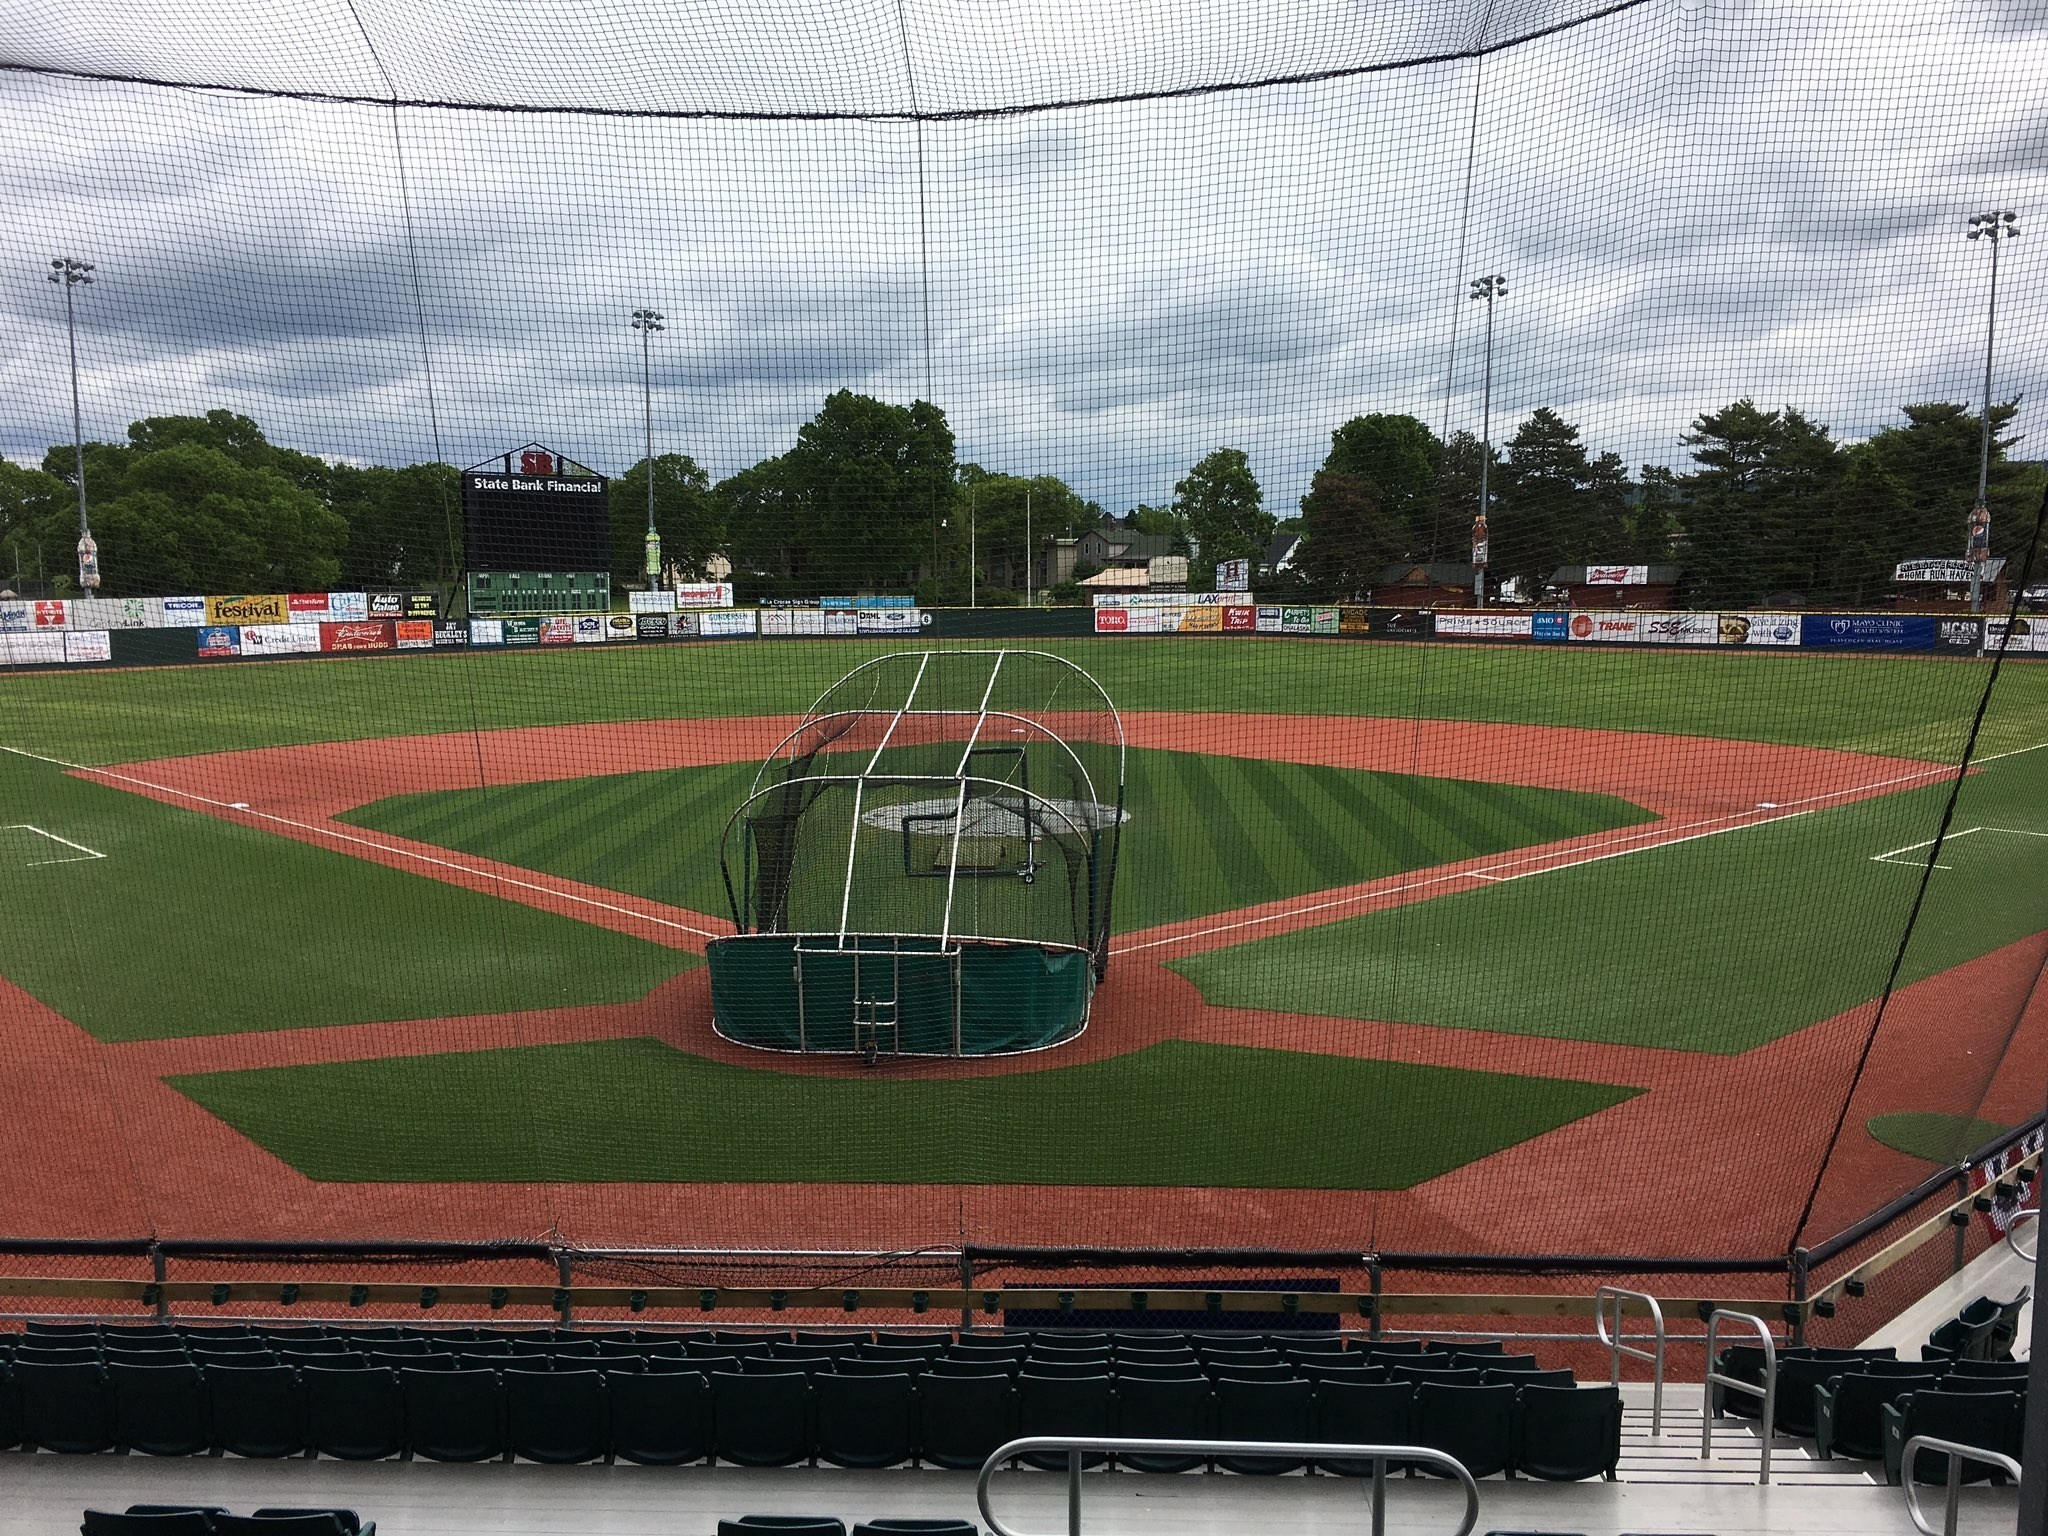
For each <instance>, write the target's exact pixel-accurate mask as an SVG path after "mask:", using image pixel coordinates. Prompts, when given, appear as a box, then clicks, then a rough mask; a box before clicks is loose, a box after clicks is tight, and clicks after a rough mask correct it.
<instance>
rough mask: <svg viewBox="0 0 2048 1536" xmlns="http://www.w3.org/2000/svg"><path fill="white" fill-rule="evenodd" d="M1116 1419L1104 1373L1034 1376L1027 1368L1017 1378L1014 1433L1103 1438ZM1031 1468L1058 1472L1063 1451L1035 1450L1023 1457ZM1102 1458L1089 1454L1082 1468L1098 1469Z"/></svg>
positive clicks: (1113, 1396)
mask: <svg viewBox="0 0 2048 1536" xmlns="http://www.w3.org/2000/svg"><path fill="white" fill-rule="evenodd" d="M1115 1420H1116V1388H1115V1385H1114V1383H1113V1382H1112V1381H1111V1379H1110V1377H1109V1375H1108V1373H1107V1372H1106V1371H1105V1372H1104V1373H1102V1374H1100V1375H1095V1376H1038V1375H1034V1374H1032V1372H1031V1371H1030V1370H1029V1369H1028V1367H1027V1369H1025V1370H1023V1371H1021V1372H1019V1373H1018V1376H1017V1433H1018V1434H1020V1435H1098V1436H1099V1435H1107V1434H1108V1433H1109V1432H1110V1425H1111V1424H1113V1423H1114V1422H1115ZM1023 1459H1024V1461H1025V1462H1026V1463H1027V1464H1028V1465H1030V1466H1034V1467H1045V1468H1052V1469H1061V1468H1064V1467H1065V1466H1066V1465H1067V1454H1066V1452H1064V1451H1036V1452H1033V1453H1032V1454H1030V1455H1028V1456H1026V1457H1024V1458H1023ZM1104 1459H1105V1458H1104V1457H1103V1456H1102V1454H1101V1453H1100V1452H1095V1451H1091V1452H1088V1453H1087V1454H1085V1455H1084V1456H1083V1457H1082V1458H1081V1464H1082V1465H1083V1466H1085V1467H1098V1466H1101V1465H1102V1463H1103V1461H1104Z"/></svg>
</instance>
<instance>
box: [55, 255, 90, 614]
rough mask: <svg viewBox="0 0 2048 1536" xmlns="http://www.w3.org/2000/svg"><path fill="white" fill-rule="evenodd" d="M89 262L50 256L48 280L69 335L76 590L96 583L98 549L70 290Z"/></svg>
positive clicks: (85, 279) (84, 276)
mask: <svg viewBox="0 0 2048 1536" xmlns="http://www.w3.org/2000/svg"><path fill="white" fill-rule="evenodd" d="M92 273H93V265H92V263H91V262H89V261H80V260H79V259H78V258H77V257H76V256H52V257H51V258H50V281H51V282H53V283H56V284H57V285H58V286H60V287H61V288H63V290H64V330H65V333H66V334H67V335H68V336H69V337H70V338H71V453H72V463H73V467H74V469H75V471H76V477H77V480H78V590H79V591H81V592H93V591H97V590H98V589H99V584H100V549H99V545H97V544H95V543H94V542H93V537H92V529H90V528H88V527H87V526H86V522H85V428H84V425H83V419H82V417H81V415H80V412H79V409H78V312H77V310H76V309H75V308H73V306H72V302H71V290H72V289H74V288H77V287H79V286H81V285H82V284H86V283H90V282H91V281H92V280H93V276H92Z"/></svg>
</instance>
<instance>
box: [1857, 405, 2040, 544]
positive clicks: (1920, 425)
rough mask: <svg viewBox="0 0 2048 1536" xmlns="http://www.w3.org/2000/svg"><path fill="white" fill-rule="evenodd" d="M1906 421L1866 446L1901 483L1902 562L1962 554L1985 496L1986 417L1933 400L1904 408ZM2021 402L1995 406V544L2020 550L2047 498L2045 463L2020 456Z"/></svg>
mask: <svg viewBox="0 0 2048 1536" xmlns="http://www.w3.org/2000/svg"><path fill="white" fill-rule="evenodd" d="M1899 409H1900V412H1901V413H1902V414H1903V415H1904V416H1905V418H1906V424H1905V425H1904V426H1902V427H1886V428H1885V429H1884V430H1883V431H1881V432H1879V433H1877V434H1876V435H1875V436H1873V437H1872V438H1871V439H1870V440H1869V441H1868V442H1867V443H1865V444H1863V445H1861V451H1862V452H1863V453H1867V455H1868V456H1869V457H1870V458H1871V459H1872V460H1874V461H1875V463H1876V465H1877V466H1878V467H1879V468H1880V469H1881V470H1882V471H1883V473H1884V474H1885V475H1887V476H1889V477H1890V479H1891V480H1892V481H1893V482H1894V483H1895V484H1896V486H1897V489H1898V496H1899V500H1900V506H1899V507H1898V509H1897V513H1896V524H1895V526H1894V527H1892V528H1891V529H1890V530H1889V533H1890V542H1891V545H1892V546H1893V547H1894V548H1895V549H1896V550H1897V553H1896V554H1894V555H1893V557H1892V558H1893V560H1894V562H1896V561H1899V560H1912V559H1925V558H1930V557H1935V556H1945V555H1953V556H1957V557H1960V556H1961V555H1962V553H1963V550H1964V541H1965V530H1966V527H1967V524H1968V521H1969V515H1970V508H1971V507H1972V506H1973V505H1975V503H1976V500H1977V462H1978V456H1979V452H1980V447H1981V434H1982V432H1983V424H1984V418H1983V417H1982V416H1981V415H1980V414H1978V413H1977V412H1974V411H1972V410H1971V409H1970V408H1969V407H1968V406H1966V405H1955V404H1952V403H1950V402H1948V401H1927V402H1922V403H1919V404H1914V405H1905V406H1901V407H1900V408H1899ZM2018 413H2019V401H2018V400H2016V399H2015V400H2008V401H2005V402H2003V403H2001V404H1995V405H1993V406H1992V407H1991V473H1990V476H1989V480H1990V484H1989V489H1988V497H1987V499H1988V501H1989V503H1990V507H1991V548H1992V552H1993V553H1994V554H2001V555H2003V554H2012V553H2015V552H2017V551H2018V550H2019V549H2020V548H2021V547H2022V546H2023V545H2024V543H2025V540H2026V538H2027V536H2028V535H2029V534H2030V533H2031V532H2032V529H2033V526H2034V513H2035V511H2036V509H2037V507H2038V505H2039V502H2040V489H2039V476H2040V470H2039V469H2038V467H2037V466H2032V465H2026V464H2018V463H2015V462H2013V460H2012V458H2011V456H2010V451H2011V449H2012V448H2013V447H2014V446H2015V445H2016V444H2017V443H2018V441H2019V439H2018V438H2017V437H2015V436H2014V435H2013V432H2012V423H2013V418H2014V417H2015V416H2016V415H2017V414H2018Z"/></svg>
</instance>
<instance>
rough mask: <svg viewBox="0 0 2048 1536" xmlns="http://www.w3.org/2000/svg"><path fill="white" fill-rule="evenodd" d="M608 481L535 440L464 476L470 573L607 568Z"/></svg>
mask: <svg viewBox="0 0 2048 1536" xmlns="http://www.w3.org/2000/svg"><path fill="white" fill-rule="evenodd" d="M609 485H610V482H609V481H607V480H606V479H605V477H604V476H603V475H600V474H598V473H597V472H596V471H595V470H591V469H587V468H585V467H584V466H583V465H581V464H578V463H577V462H576V461H575V460H573V459H568V458H564V457H563V456H562V455H560V454H558V453H556V452H555V451H554V450H553V449H551V448H543V447H541V446H540V445H539V444H537V443H533V444H529V445H527V446H526V447H525V448H522V449H518V450H516V451H514V452H512V453H507V454H501V455H499V456H498V457H496V458H493V459H487V460H485V461H484V462H483V463H482V464H477V465H473V466H471V468H469V469H468V470H466V471H464V473H463V476H462V521H463V530H464V541H463V542H464V552H465V554H466V555H467V558H468V565H469V569H470V570H472V571H590V572H595V571H609V570H610V569H611V556H612V550H611V511H610V503H609V500H608V499H607V497H606V495H605V492H606V490H607V489H608V488H609Z"/></svg>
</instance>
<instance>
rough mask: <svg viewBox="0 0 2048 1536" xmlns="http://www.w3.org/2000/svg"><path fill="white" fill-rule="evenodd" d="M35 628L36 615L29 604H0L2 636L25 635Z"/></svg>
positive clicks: (0, 630)
mask: <svg viewBox="0 0 2048 1536" xmlns="http://www.w3.org/2000/svg"><path fill="white" fill-rule="evenodd" d="M34 628H35V623H34V614H33V612H32V611H31V610H30V608H29V605H28V604H27V603H24V602H20V601H15V602H7V603H0V635H25V634H27V633H28V632H29V631H30V630H32V629H34Z"/></svg>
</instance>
